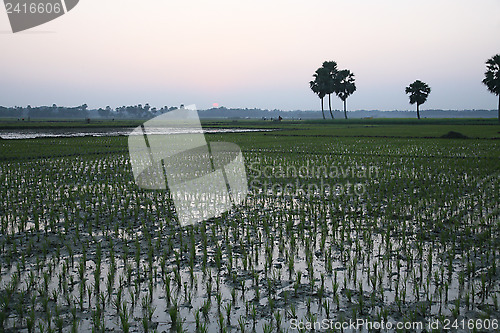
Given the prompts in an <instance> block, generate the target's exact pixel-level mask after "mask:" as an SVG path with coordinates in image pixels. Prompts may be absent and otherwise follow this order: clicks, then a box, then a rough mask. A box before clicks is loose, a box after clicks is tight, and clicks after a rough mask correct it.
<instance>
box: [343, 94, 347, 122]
mask: <svg viewBox="0 0 500 333" xmlns="http://www.w3.org/2000/svg"><path fill="white" fill-rule="evenodd" d="M345 103H346V100H345V99H344V116H345V119H347V109H346V107H345Z"/></svg>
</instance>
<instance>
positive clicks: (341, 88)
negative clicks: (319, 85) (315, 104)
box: [335, 69, 356, 119]
mask: <svg viewBox="0 0 500 333" xmlns="http://www.w3.org/2000/svg"><path fill="white" fill-rule="evenodd" d="M355 91H356V84H354V74H353V73H352V72H351V71H350V70H348V69H343V70H341V71H339V72H338V73H337V78H336V89H335V94H336V95H337V96H338V97H339V98H340V99H341V100H342V102H344V116H345V119H347V109H346V100H347V97H349V96H351V95H352V94H353V93H354V92H355Z"/></svg>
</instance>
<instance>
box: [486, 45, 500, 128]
mask: <svg viewBox="0 0 500 333" xmlns="http://www.w3.org/2000/svg"><path fill="white" fill-rule="evenodd" d="M483 83H484V84H485V85H486V87H488V90H489V91H490V92H491V93H492V94H495V95H497V96H498V121H500V54H496V55H494V56H493V57H491V58H490V59H488V60H487V61H486V72H485V73H484V79H483Z"/></svg>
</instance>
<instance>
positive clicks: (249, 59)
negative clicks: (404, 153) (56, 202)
mask: <svg viewBox="0 0 500 333" xmlns="http://www.w3.org/2000/svg"><path fill="white" fill-rule="evenodd" d="M499 14H500V1H498V0H477V1H471V0H418V1H416V0H381V1H375V0H344V1H342V0H337V1H336V0H310V1H306V0H301V1H295V0H267V1H264V0H252V1H244V0H198V1H195V0H182V1H181V0H143V1H139V0H135V1H132V0H81V1H80V3H79V4H78V5H77V6H76V7H75V8H74V9H73V10H72V11H70V12H69V13H68V14H66V15H64V16H62V17H60V18H58V19H56V20H54V21H51V22H49V23H47V24H45V25H42V26H39V27H36V28H33V29H31V30H28V31H26V32H21V33H17V34H13V33H12V32H11V30H10V25H9V21H8V18H7V14H6V11H5V10H4V9H2V8H0V105H3V106H15V105H20V106H26V105H28V104H30V105H33V106H34V105H52V104H53V103H56V104H58V105H67V106H74V105H80V104H83V103H87V104H88V105H89V107H91V108H94V107H105V106H106V105H110V106H111V107H117V106H121V105H132V104H139V103H141V104H145V103H149V104H150V105H151V106H156V107H162V106H164V105H167V106H174V105H179V104H181V103H183V104H196V105H197V106H198V108H199V109H204V108H209V107H211V106H212V105H213V103H218V104H219V105H221V106H226V107H243V108H245V107H248V108H253V107H257V108H269V109H275V108H276V109H283V110H296V109H303V110H311V109H315V110H317V109H319V99H318V98H317V97H316V96H315V95H314V94H313V93H312V92H311V91H310V89H309V86H308V82H309V81H310V80H311V79H312V74H313V72H314V70H315V69H316V68H318V67H319V66H320V65H321V64H322V62H323V61H324V60H335V61H337V63H338V64H339V67H340V68H348V69H350V70H351V71H353V72H354V73H355V75H356V84H357V87H358V91H357V92H355V93H354V95H352V96H351V97H350V98H349V99H348V101H347V106H348V108H349V109H351V110H357V109H380V110H394V109H401V110H406V109H413V106H410V105H409V104H408V98H407V96H406V95H405V93H404V88H405V86H407V85H408V84H409V83H411V82H413V81H414V80H416V79H419V80H422V81H425V82H427V83H428V84H429V85H430V86H431V88H432V93H431V95H430V97H429V99H428V101H427V103H426V104H425V105H424V106H423V107H424V108H439V109H481V108H484V109H495V108H496V106H497V105H496V104H497V100H498V99H497V98H496V97H495V96H494V95H492V94H490V93H488V91H487V90H486V88H485V87H484V86H483V85H482V84H481V80H482V78H483V73H484V71H485V65H484V62H485V61H486V60H487V59H488V58H489V57H491V56H493V55H494V54H496V53H500V37H499V36H500V15H499ZM333 101H334V108H336V109H340V108H341V103H340V100H339V99H337V98H335V99H334V100H333Z"/></svg>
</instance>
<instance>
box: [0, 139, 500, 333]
mask: <svg viewBox="0 0 500 333" xmlns="http://www.w3.org/2000/svg"><path fill="white" fill-rule="evenodd" d="M208 138H209V140H224V141H229V142H234V143H237V144H238V145H240V147H241V149H242V151H243V154H244V157H245V162H246V166H247V177H248V182H249V188H250V193H249V195H248V197H247V198H246V200H245V202H244V204H243V205H241V206H238V207H234V208H233V209H232V210H231V211H229V212H227V213H225V214H224V215H223V216H221V217H220V218H214V219H211V220H208V221H205V222H202V223H199V224H196V225H194V226H188V227H183V228H181V227H180V226H179V225H178V223H177V222H176V218H175V208H174V206H173V203H172V201H171V200H170V198H169V195H168V193H167V192H166V191H147V190H141V189H139V188H138V187H137V186H136V185H135V183H134V179H133V175H132V171H131V166H130V163H129V155H128V151H127V141H126V138H124V137H84V138H40V139H28V140H2V141H0V151H1V154H0V156H1V157H0V183H1V185H2V186H1V187H0V196H1V198H2V200H1V202H0V224H1V225H0V263H1V265H0V269H1V271H0V279H1V280H0V330H1V331H7V332H19V331H20V332H35V331H36V332H38V331H42V332H54V331H55V332H60V331H62V332H77V331H83V332H85V331H96V332H105V331H124V332H129V331H130V332H143V331H145V332H149V331H157V332H170V331H176V332H181V331H187V332H195V331H196V332H237V331H241V332H252V331H257V332H294V331H297V330H299V329H302V330H303V331H308V330H309V329H308V326H307V324H308V323H309V324H311V325H313V324H314V323H320V322H323V323H325V322H329V320H332V323H333V322H340V323H342V322H349V320H351V321H356V320H358V319H364V320H367V321H372V322H379V323H380V322H385V323H387V322H391V323H396V322H408V323H414V322H420V323H422V324H423V325H428V324H429V323H431V322H433V321H436V320H439V321H441V322H443V323H444V322H445V321H446V320H450V321H452V322H453V321H454V320H458V321H461V320H465V325H467V323H468V321H470V320H474V321H479V322H480V323H482V324H483V326H482V327H479V326H477V327H475V329H476V330H477V331H491V328H492V326H491V325H494V323H495V322H496V323H498V319H500V311H499V308H498V307H499V305H498V303H499V299H498V298H499V296H500V294H499V293H500V283H499V274H500V270H499V267H498V266H499V264H500V246H499V245H500V241H499V236H500V210H499V202H500V198H499V185H500V181H499V180H500V163H499V159H500V143H499V142H498V140H444V139H407V138H391V139H388V138H334V137H327V136H323V137H315V136H303V137H300V136H290V137H289V136H286V135H280V136H278V135H274V134H272V133H230V134H220V133H219V134H212V135H208ZM325 319H326V320H328V321H325ZM293 323H302V324H303V325H295V326H294V325H293ZM486 325H490V327H486ZM295 328H297V330H295ZM316 328H318V327H317V326H316ZM323 328H325V327H323ZM329 328H331V331H340V330H338V329H337V328H338V326H332V327H329ZM424 328H426V326H424ZM320 330H322V329H320ZM363 330H364V331H368V329H366V327H365V328H364V329H362V330H360V331H363ZM418 330H420V329H408V330H407V331H418ZM457 330H458V331H461V330H462V331H470V330H469V329H467V327H466V328H465V329H460V328H458V329H457ZM343 331H345V332H349V331H353V330H352V329H350V328H346V329H344V330H343ZM382 331H384V330H382ZM385 331H396V330H395V329H394V330H385ZM402 331H404V330H402ZM420 331H421V330H420ZM427 331H429V330H427Z"/></svg>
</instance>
